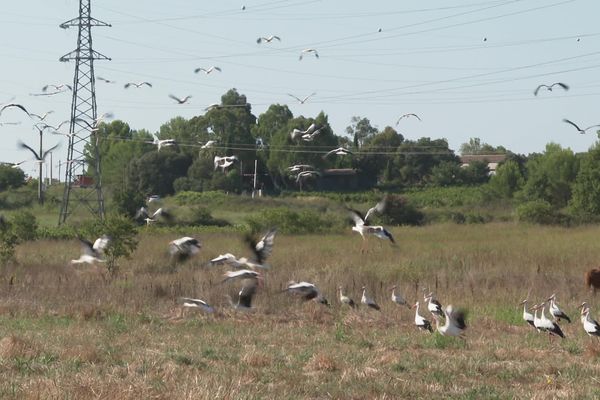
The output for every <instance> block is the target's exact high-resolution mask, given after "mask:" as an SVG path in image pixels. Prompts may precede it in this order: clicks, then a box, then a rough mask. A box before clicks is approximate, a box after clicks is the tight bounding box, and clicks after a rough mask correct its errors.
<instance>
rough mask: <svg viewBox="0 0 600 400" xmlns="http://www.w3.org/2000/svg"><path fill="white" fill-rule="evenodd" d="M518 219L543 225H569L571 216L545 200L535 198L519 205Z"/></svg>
mask: <svg viewBox="0 0 600 400" xmlns="http://www.w3.org/2000/svg"><path fill="white" fill-rule="evenodd" d="M517 219H518V220H519V221H520V222H529V223H533V224H542V225H568V224H569V223H570V218H569V216H567V215H565V214H562V213H560V212H559V211H557V210H556V209H555V208H554V207H553V206H552V205H551V204H550V203H549V202H547V201H545V200H533V201H529V202H527V203H523V204H521V205H520V206H518V207H517Z"/></svg>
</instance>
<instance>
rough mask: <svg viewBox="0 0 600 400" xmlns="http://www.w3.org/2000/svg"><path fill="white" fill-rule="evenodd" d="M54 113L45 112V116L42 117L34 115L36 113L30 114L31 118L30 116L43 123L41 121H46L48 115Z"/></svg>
mask: <svg viewBox="0 0 600 400" xmlns="http://www.w3.org/2000/svg"><path fill="white" fill-rule="evenodd" d="M53 112H54V111H52V110H50V111H46V112H45V113H44V114H42V115H38V114H34V113H30V114H29V116H30V117H36V118H37V119H39V120H40V122H41V121H43V120H45V119H46V117H47V116H48V115H50V114H52V113H53Z"/></svg>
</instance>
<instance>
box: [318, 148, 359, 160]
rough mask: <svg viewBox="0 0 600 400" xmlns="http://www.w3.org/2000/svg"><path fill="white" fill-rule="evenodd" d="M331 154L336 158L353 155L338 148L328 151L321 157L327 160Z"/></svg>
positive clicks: (346, 150)
mask: <svg viewBox="0 0 600 400" xmlns="http://www.w3.org/2000/svg"><path fill="white" fill-rule="evenodd" d="M332 154H335V155H336V156H348V155H350V156H352V155H354V153H353V152H351V151H350V150H348V149H345V148H343V147H338V148H337V149H333V150H331V151H328V152H327V153H325V155H324V156H323V158H324V159H325V158H327V157H328V156H330V155H332Z"/></svg>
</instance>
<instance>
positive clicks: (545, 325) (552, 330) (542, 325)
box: [532, 302, 565, 339]
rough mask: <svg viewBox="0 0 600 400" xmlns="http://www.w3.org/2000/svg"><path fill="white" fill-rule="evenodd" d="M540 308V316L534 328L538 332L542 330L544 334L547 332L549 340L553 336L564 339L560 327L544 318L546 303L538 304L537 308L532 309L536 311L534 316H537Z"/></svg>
mask: <svg viewBox="0 0 600 400" xmlns="http://www.w3.org/2000/svg"><path fill="white" fill-rule="evenodd" d="M540 308H541V314H540V318H539V319H538V320H537V325H536V328H538V327H539V328H538V330H544V331H546V332H548V335H549V338H552V336H553V335H556V336H560V337H561V338H563V339H564V338H565V334H564V333H563V331H562V329H560V326H558V324H557V323H556V322H554V321H552V320H550V319H548V317H546V313H545V311H546V303H545V302H543V303H541V304H538V305H537V306H535V307H533V308H532V309H534V310H536V313H535V316H537V310H538V309H540ZM535 316H534V324H535V323H536V320H535Z"/></svg>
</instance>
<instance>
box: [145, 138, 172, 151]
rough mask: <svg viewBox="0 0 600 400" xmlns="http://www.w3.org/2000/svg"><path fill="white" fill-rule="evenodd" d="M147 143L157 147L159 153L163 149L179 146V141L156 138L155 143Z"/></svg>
mask: <svg viewBox="0 0 600 400" xmlns="http://www.w3.org/2000/svg"><path fill="white" fill-rule="evenodd" d="M146 143H150V144H154V145H156V147H157V149H158V151H160V149H162V148H163V147H176V146H177V141H176V140H175V139H159V138H154V141H152V142H146Z"/></svg>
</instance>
